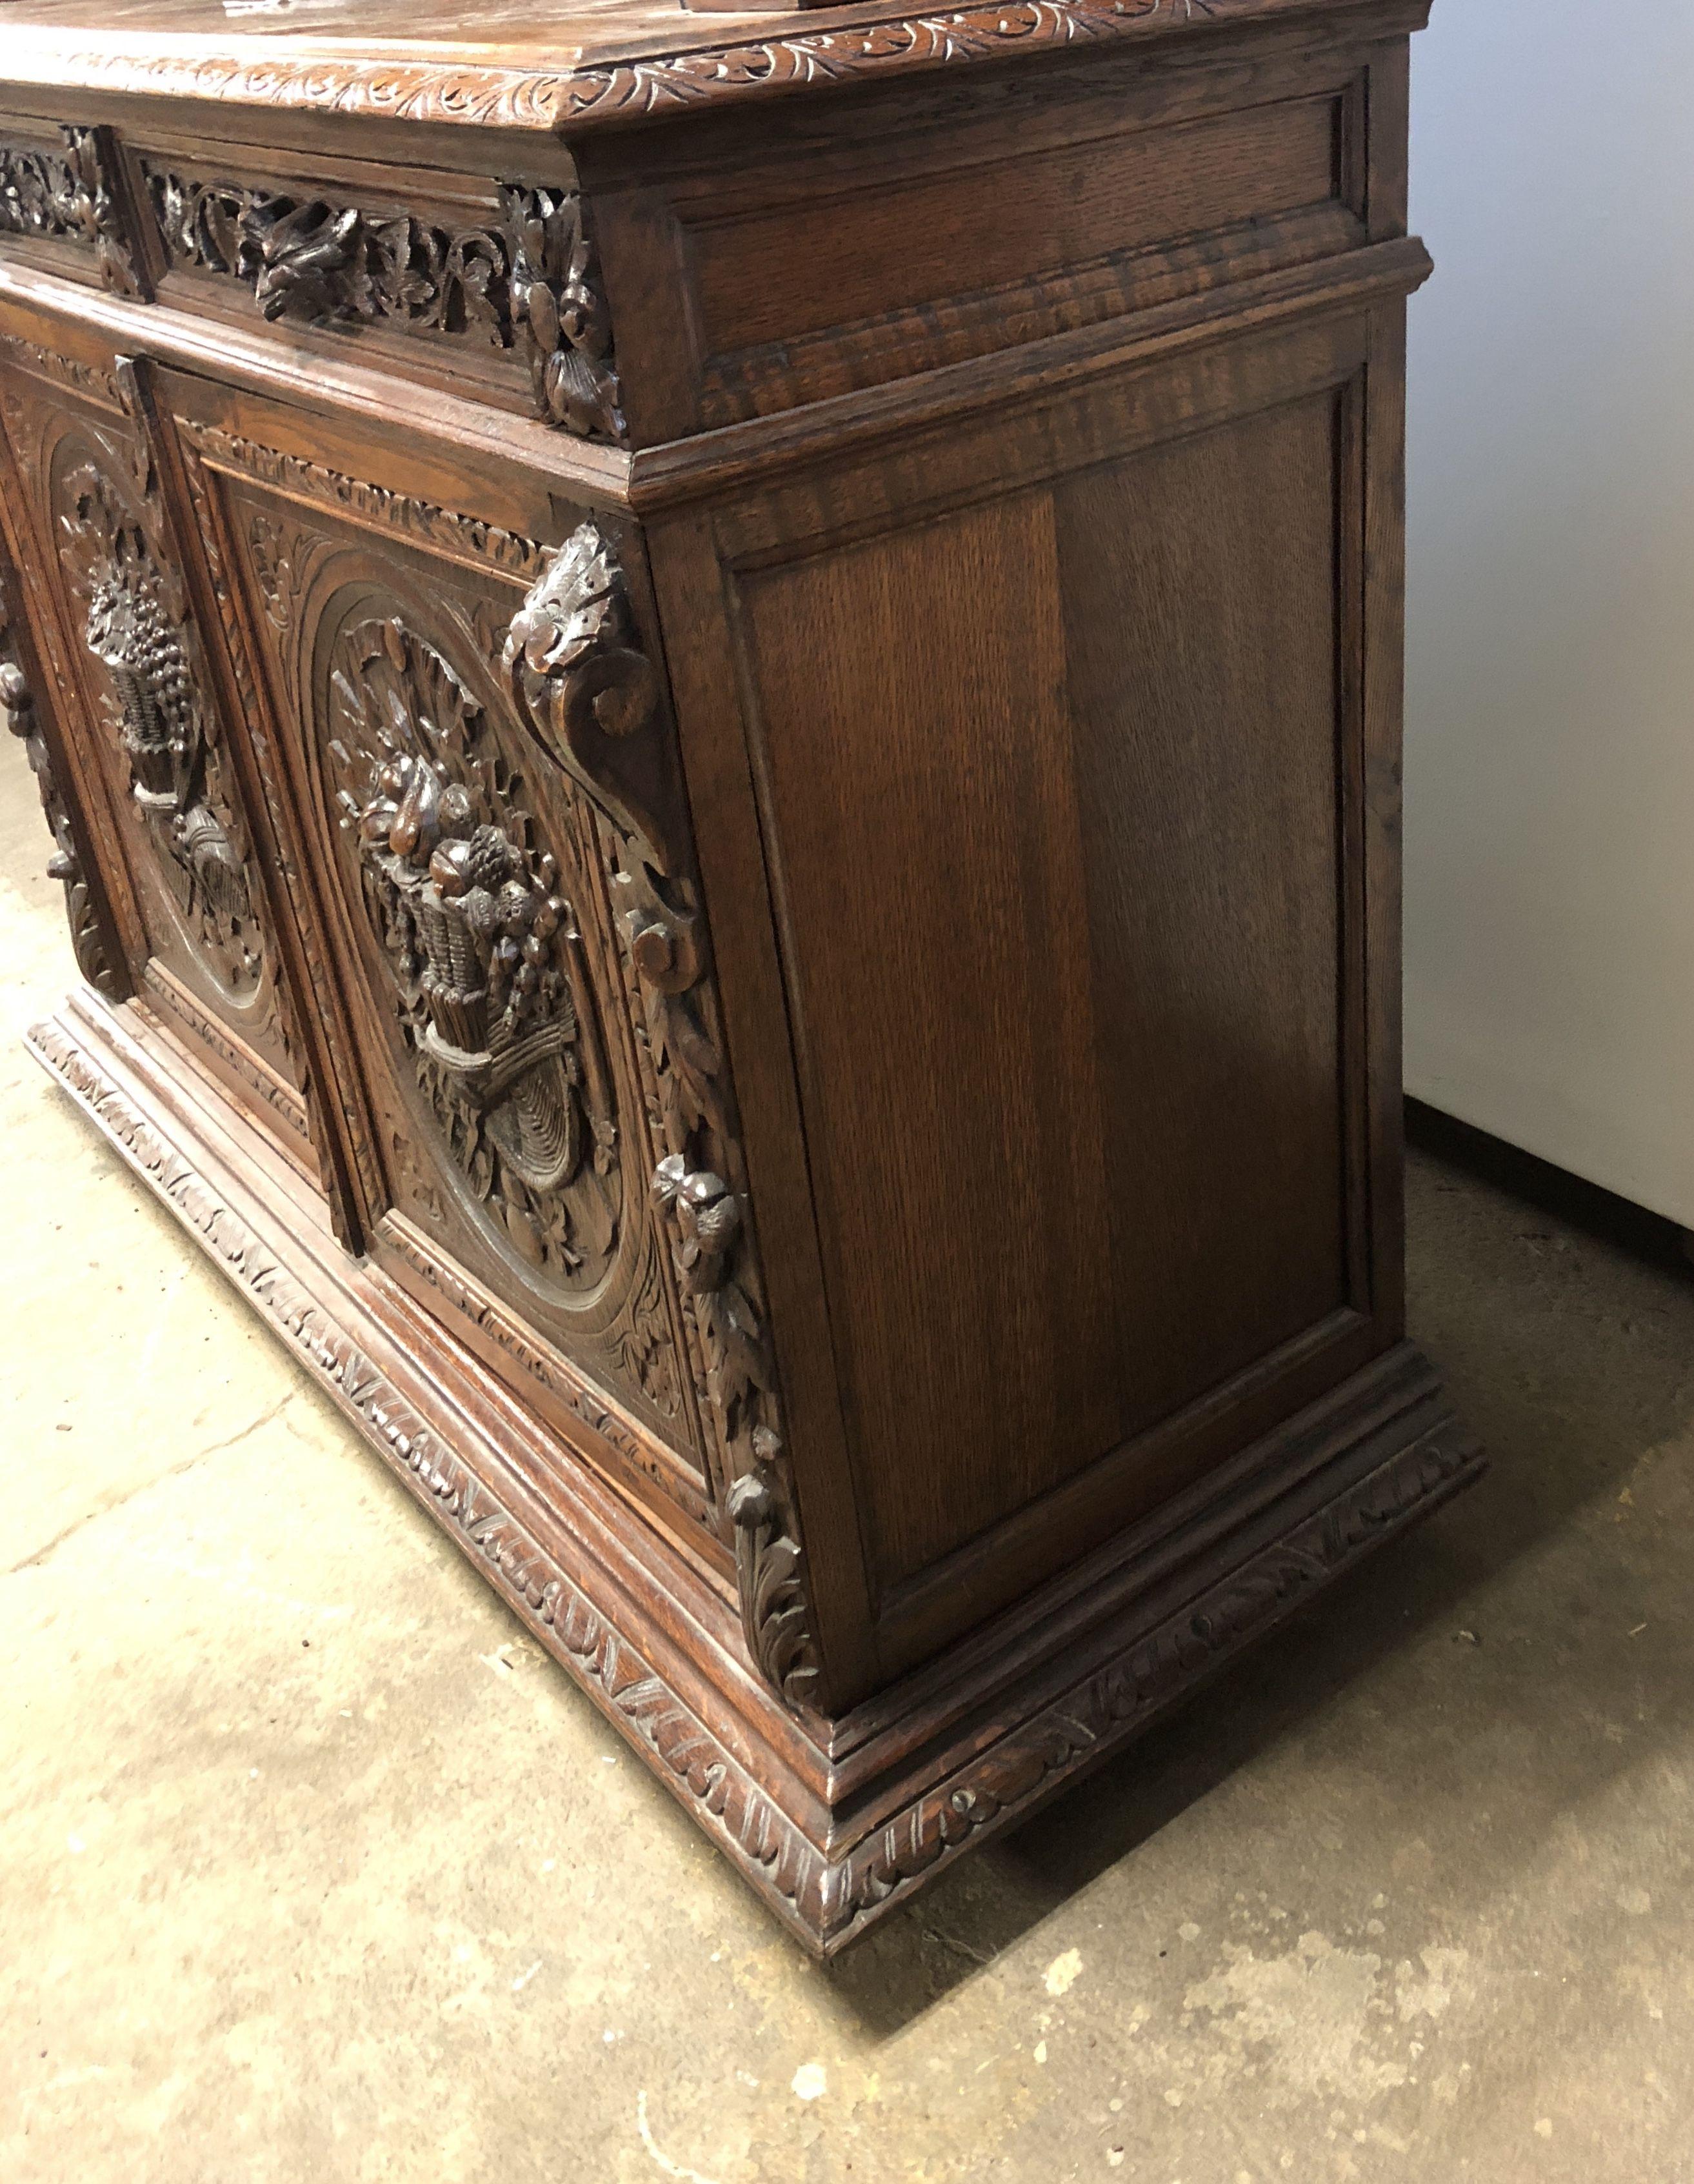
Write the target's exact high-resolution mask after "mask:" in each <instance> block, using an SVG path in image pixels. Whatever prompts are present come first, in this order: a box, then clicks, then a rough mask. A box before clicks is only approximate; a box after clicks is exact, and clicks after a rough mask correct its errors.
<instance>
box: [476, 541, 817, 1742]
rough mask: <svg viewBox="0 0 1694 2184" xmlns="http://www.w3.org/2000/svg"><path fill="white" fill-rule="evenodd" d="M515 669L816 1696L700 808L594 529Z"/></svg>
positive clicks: (536, 602) (722, 1427)
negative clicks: (611, 962) (628, 999)
mask: <svg viewBox="0 0 1694 2184" xmlns="http://www.w3.org/2000/svg"><path fill="white" fill-rule="evenodd" d="M504 665H505V669H506V672H507V674H508V675H509V677H510V681H511V687H512V691H513V694H514V696H515V698H516V700H517V703H518V705H519V707H520V709H521V712H522V713H523V715H524V716H525V718H526V719H527V721H529V723H530V726H531V727H532V729H533V731H534V733H535V734H536V736H537V737H538V739H539V741H540V742H541V744H542V745H543V748H544V749H546V750H548V751H549V753H550V754H551V755H553V757H554V758H555V759H556V760H558V762H559V763H560V766H563V767H564V769H565V770H566V772H567V773H568V774H570V776H571V778H572V779H573V780H575V781H576V782H577V783H578V785H579V786H580V787H581V788H582V789H583V790H584V791H585V793H586V794H588V796H589V797H590V798H591V799H593V803H594V805H595V806H596V807H597V808H598V810H599V812H600V813H601V814H602V818H603V824H602V828H601V841H602V846H603V851H604V854H605V860H606V865H607V872H608V879H609V883H610V893H611V898H612V902H613V905H614V910H615V913H616V921H617V927H618V936H619V940H620V943H621V949H622V952H623V957H624V962H625V967H626V972H627V979H628V983H629V988H630V991H631V995H632V1000H633V1002H634V1006H635V1007H636V1010H637V1012H638V1024H637V1029H638V1040H639V1044H640V1046H641V1050H642V1056H643V1063H644V1075H645V1081H646V1086H647V1090H648V1096H649V1122H650V1125H651V1130H652V1136H653V1140H654V1150H655V1166H654V1173H653V1183H652V1195H653V1198H654V1201H655V1204H656V1205H657V1206H659V1207H660V1209H661V1210H662V1212H664V1214H665V1216H666V1223H667V1225H668V1228H669V1232H670V1235H671V1256H672V1261H673V1264H674V1267H675V1270H676V1274H677V1284H678V1287H679V1289H680V1290H681V1292H682V1294H683V1297H684V1299H685V1300H686V1304H687V1309H688V1312H689V1314H690V1316H691V1318H692V1323H693V1325H694V1331H695V1334H696V1337H697V1340H698V1343H699V1350H700V1353H701V1355H702V1357H703V1361H704V1368H705V1390H706V1395H707V1397H708V1403H709V1409H710V1415H711V1417H712V1418H713V1420H714V1422H715V1425H716V1433H717V1437H718V1440H719V1444H720V1448H721V1451H722V1463H723V1468H724V1472H725V1475H726V1477H727V1479H728V1480H729V1482H730V1484H729V1490H728V1493H727V1497H726V1514H727V1518H728V1520H729V1523H730V1526H731V1529H732V1531H733V1539H734V1545H735V1552H736V1567H737V1573H738V1580H739V1588H740V1595H741V1607H742V1618H743V1622H744V1626H745V1629H746V1634H747V1640H748V1644H749V1648H750V1650H751V1652H752V1654H753V1657H754V1658H755V1661H756V1662H757V1663H758V1664H759V1666H760V1668H761V1670H762V1671H763V1672H764V1674H766V1676H767V1677H768V1678H769V1680H771V1682H772V1684H773V1685H776V1687H777V1689H778V1690H779V1691H782V1692H783V1696H784V1697H787V1698H788V1699H789V1700H790V1701H793V1702H797V1703H798V1702H805V1701H807V1700H808V1699H810V1698H811V1697H812V1696H813V1694H814V1691H815V1690H816V1684H817V1680H818V1666H817V1656H816V1646H815V1644H814V1641H813V1638H812V1633H811V1609H810V1603H809V1599H808V1596H807V1591H806V1575H805V1557H804V1555H803V1552H802V1549H801V1546H800V1541H799V1539H798V1536H797V1529H798V1528H797V1525H796V1523H795V1519H794V1513H793V1500H792V1491H791V1487H790V1485H789V1482H788V1477H787V1463H786V1457H785V1452H784V1449H783V1434H782V1418H781V1408H780V1402H779V1398H778V1390H777V1376H776V1368H775V1361H774V1358H773V1357H772V1350H771V1345H770V1339H769V1333H768V1329H767V1326H766V1310H765V1305H764V1296H763V1282H762V1278H761V1270H760V1267H759V1260H758V1253H757V1249H756V1245H755V1240H754V1237H753V1234H752V1231H751V1224H750V1221H749V1212H748V1202H747V1193H746V1183H745V1176H744V1162H743V1159H742V1154H741V1148H740V1143H739V1135H738V1123H737V1118H736V1115H735V1111H734V1104H733V1095H732V1093H731V1090H730V1086H729V1082H728V1074H727V1068H726V1066H725V1062H724V1058H723V1050H722V1037H721V1034H720V1032H719V1028H718V1022H717V1004H716V992H715V990H714V987H713V982H712V979H711V976H710V961H709V955H708V950H707V944H706V933H705V922H704V919H703V918H702V916H701V914H700V909H699V893H698V888H697V884H696V882H695V879H694V868H693V858H692V850H691V844H690V838H689V830H688V820H687V814H686V810H685V806H684V804H683V794H682V788H681V784H680V782H679V780H678V777H677V772H676V766H675V760H674V756H673V754H672V752H671V746H670V744H669V740H668V738H667V736H666V733H665V722H664V716H663V709H662V705H661V699H660V687H659V681H658V677H657V676H656V675H655V672H654V670H653V667H652V666H651V663H650V662H649V660H648V659H647V658H646V656H645V655H644V653H643V651H642V650H641V649H640V645H639V643H638V638H637V637H636V633H635V630H634V625H633V619H632V613H631V610H630V603H629V597H628V592H627V587H626V584H625V581H624V577H623V573H622V571H621V568H620V567H619V565H618V562H617V560H616V555H615V554H614V553H613V551H612V549H611V547H610V544H609V543H608V542H607V540H606V539H605V538H604V537H603V536H602V535H601V534H600V532H599V531H598V530H597V529H596V527H595V526H593V524H592V523H584V524H583V525H582V526H580V528H579V529H577V531H576V532H574V533H573V534H572V535H571V538H568V539H567V540H566V542H565V543H564V544H563V545H562V546H561V547H560V548H559V549H558V550H557V552H556V553H554V554H553V555H552V556H551V557H550V558H549V561H548V563H547V565H546V567H545V568H544V569H543V573H542V575H541V576H540V577H538V580H537V581H536V582H535V584H534V585H533V586H532V588H531V590H530V593H529V595H528V597H527V599H526V600H525V602H524V604H523V605H522V607H521V609H520V610H519V611H518V613H517V614H516V615H515V616H514V617H513V620H512V625H511V629H510V635H509V637H508V639H507V643H506V648H505V657H504Z"/></svg>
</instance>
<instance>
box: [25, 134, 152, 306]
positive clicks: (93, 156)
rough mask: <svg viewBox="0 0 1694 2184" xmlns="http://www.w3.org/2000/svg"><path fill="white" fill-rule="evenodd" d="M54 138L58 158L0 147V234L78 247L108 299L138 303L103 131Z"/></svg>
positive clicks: (139, 285)
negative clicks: (59, 147)
mask: <svg viewBox="0 0 1694 2184" xmlns="http://www.w3.org/2000/svg"><path fill="white" fill-rule="evenodd" d="M59 136H60V138H61V140H62V142H63V143H64V151H63V152H62V153H61V152H49V151H45V150H38V149H33V148H26V147H23V146H18V145H0V234H6V235H22V236H33V237H40V238H42V239H43V240H46V241H50V242H75V243H78V244H80V245H81V246H82V247H84V248H86V249H88V250H91V251H92V253H93V254H94V259H95V263H96V264H97V265H98V267H99V269H100V278H101V280H102V281H103V282H104V283H105V285H106V287H109V289H110V290H111V291H112V292H113V293H114V295H119V296H131V297H135V298H146V296H147V294H148V288H147V283H146V281H145V278H144V276H143V275H142V270H141V259H140V257H139V255H138V253H137V250H136V248H135V243H134V241H133V239H132V238H131V236H130V235H129V234H128V233H127V232H126V231H125V226H124V223H123V220H122V217H121V215H120V212H119V209H118V205H117V201H116V198H114V194H113V188H112V181H111V175H112V171H113V170H114V166H115V164H116V153H115V151H114V146H113V141H112V133H111V131H110V130H109V129H88V128H70V127H66V128H62V129H61V130H60V131H59Z"/></svg>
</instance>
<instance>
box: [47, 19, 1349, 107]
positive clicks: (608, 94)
mask: <svg viewBox="0 0 1694 2184" xmlns="http://www.w3.org/2000/svg"><path fill="white" fill-rule="evenodd" d="M1310 4H1311V0H1015V4H1013V5H1011V6H1009V7H1005V8H990V7H983V6H973V7H969V8H960V9H958V10H956V11H955V12H953V13H951V14H921V15H912V16H906V17H899V16H896V17H894V18H888V17H883V18H881V19H879V20H872V21H868V22H865V21H861V22H859V23H856V24H853V25H848V26H847V27H846V28H844V29H843V28H838V29H833V30H828V31H811V32H804V33H795V34H794V35H792V36H788V37H774V38H763V39H753V40H749V41H747V42H744V43H741V44H736V45H728V44H719V45H705V46H702V47H699V49H697V50H695V51H694V52H690V53H672V54H667V55H663V56H660V57H658V58H653V59H639V58H631V59H627V60H609V61H605V62H600V63H591V64H588V65H585V66H583V67H582V68H578V69H574V70H568V71H566V70H536V69H524V68H499V67H487V68H477V67H475V66H471V65H465V64H460V65H455V66H448V67H443V66H442V65H441V64H439V63H437V62H432V61H418V60H406V59H403V58H390V59H385V60H359V59H356V58H348V59H334V58H327V57H324V56H314V57H312V58H309V59H308V58H291V57H288V56H287V55H279V54H278V53H276V50H275V48H274V46H273V45H272V42H270V41H269V40H265V41H258V40H255V41H254V43H253V44H252V45H250V46H242V45H237V44H234V43H233V42H232V43H231V47H230V49H229V50H226V52H223V53H206V52H204V51H203V49H202V50H199V51H196V50H193V49H192V47H189V45H188V44H187V42H184V44H183V45H182V46H180V47H178V48H177V49H176V50H174V51H171V52H167V53H161V52H159V51H158V50H157V47H156V45H151V46H150V45H149V44H148V43H145V42H142V41H139V40H137V41H134V42H131V41H129V40H126V39H124V38H122V37H121V36H119V37H115V38H114V39H113V40H112V41H111V42H109V44H108V45H107V46H106V47H103V48H98V49H86V48H85V49H79V48H78V47H76V45H75V42H74V40H73V39H71V38H69V37H66V38H62V39H42V40H40V41H39V42H37V43H36V45H35V47H34V49H33V50H25V51H22V52H20V53H18V54H17V55H16V56H15V57H14V56H11V55H8V60H7V73H8V75H9V76H10V77H11V78H12V80H13V81H20V82H35V83H42V84H49V85H53V86H67V85H70V86H78V87H86V88H89V89H94V88H101V89H111V90H123V91H136V92H153V93H155V94H159V95H168V96H172V97H187V98H203V99H218V100H222V101H226V102H229V103H235V104H243V105H255V106H265V107H270V108H275V109H289V108H298V107H309V108H313V109H323V110H327V111H331V112H337V113H343V114H383V115H386V116H388V117H391V118H393V119H395V120H407V121H424V122H447V123H460V124H463V125H466V126H468V127H472V128H486V127H490V126H492V127H496V128H507V129H522V130H529V131H536V132H537V133H550V132H553V131H558V130H560V129H568V128H570V127H571V126H573V125H592V124H616V123H618V122H623V121H636V120H643V119H644V118H645V117H647V116H649V115H651V114H666V113H670V112H672V111H676V110H679V109H686V108H691V107H696V106H704V105H728V104H739V103H743V102H744V101H746V100H749V99H757V98H762V97H769V96H772V95H777V94H781V93H783V92H796V91H802V90H805V89H807V88H809V87H811V86H816V85H822V84H830V83H845V82H852V81H860V80H862V79H865V78H867V77H868V78H873V79H874V78H876V77H878V76H883V75H893V74H898V73H900V72H916V71H917V70H930V69H936V68H942V67H949V66H953V65H956V64H960V63H970V62H982V61H991V60H995V59H1000V58H1007V57H1010V56H1011V55H1013V54H1016V53H1022V52H1039V51H1041V50H1043V49H1050V48H1055V47H1057V48H1063V47H1068V46H1075V45H1080V44H1084V43H1107V42H1117V41H1119V40H1122V39H1125V38H1133V37H1136V36H1145V35H1147V34H1149V33H1153V32H1167V31H1179V30H1182V29H1184V28H1186V27H1189V26H1190V25H1195V26H1198V25H1207V24H1212V23H1221V22H1227V21H1239V20H1251V18H1252V17H1254V16H1257V15H1268V14H1280V13H1282V12H1284V9H1286V8H1295V7H1298V6H1309V5H1310ZM702 27H703V28H704V25H703V26H702ZM261 48H268V50H266V49H261Z"/></svg>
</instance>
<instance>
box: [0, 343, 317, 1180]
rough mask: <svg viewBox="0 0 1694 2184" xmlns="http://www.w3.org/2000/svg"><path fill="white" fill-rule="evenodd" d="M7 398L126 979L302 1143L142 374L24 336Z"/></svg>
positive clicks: (275, 984)
mask: <svg viewBox="0 0 1694 2184" xmlns="http://www.w3.org/2000/svg"><path fill="white" fill-rule="evenodd" d="M0 412H3V416H4V421H5V431H6V437H7V441H8V448H9V450H10V454H11V458H12V463H13V466H14V471H15V474H16V476H18V478H19V481H20V493H21V499H22V501H23V504H24V505H23V507H22V509H21V510H20V519H21V521H22V523H23V524H24V525H26V526H27V527H28V531H29V533H30V535H31V538H32V540H33V542H34V544H35V552H34V554H33V556H32V561H33V574H34V581H35V585H36V592H37V593H38V595H39V596H38V604H37V608H36V615H37V621H38V624H39V632H38V633H39V635H40V637H41V640H42V643H43V645H44V646H47V647H50V648H51V649H52V650H53V653H54V654H55V655H56V659H55V673H56V679H58V680H59V682H60V685H61V692H60V694H61V696H62V698H63V699H64V701H65V703H66V704H67V705H69V706H70V708H71V709H72V710H73V712H74V715H75V717H76V719H77V720H78V721H80V722H81V723H85V724H86V731H87V732H86V734H81V735H79V736H78V737H77V738H76V743H77V747H78V753H79V764H80V765H81V768H82V773H83V777H82V779H81V783H80V788H81V794H82V798H83V800H84V801H85V803H86V804H88V805H91V806H92V807H94V809H93V810H92V811H91V819H90V823H91V824H92V825H94V826H96V827H98V829H99V831H100V833H101V836H102V839H103V843H104V844H105V850H104V853H103V859H102V863H103V877H104V878H105V880H106V883H107V886H108V889H109V893H110V894H112V895H113V896H114V910H115V911H117V912H118V917H119V924H120V929H121V930H122V931H123V933H124V936H125V944H126V949H127V952H128V954H129V956H130V971H131V977H132V978H133V981H134V983H135V985H136V987H137V990H138V992H139V993H140V995H142V999H143V1000H145V1001H146V1002H147V1003H148V1005H149V1006H153V1007H154V1008H155V1009H156V1010H158V1011H160V1012H161V1013H163V1014H164V1016H165V1017H166V1018H167V1020H168V1021H169V1022H170V1024H171V1027H172V1028H173V1029H174V1030H175V1031H176V1033H177V1034H179V1035H180V1036H183V1037H186V1038H187V1039H189V1040H190V1041H191V1043H192V1044H194V1045H197V1046H198V1049H199V1050H200V1051H201V1052H202V1053H203V1055H204V1056H206V1057H207V1059H208V1060H209V1061H210V1063H211V1064H212V1066H213V1067H215V1069H216V1070H217V1072H218V1073H220V1075H221V1076H222V1077H223V1078H225V1079H226V1081H227V1082H229V1083H231V1085H232V1086H233V1088H234V1089H236V1090H237V1093H238V1095H239V1096H241V1097H242V1099H243V1100H244V1101H245V1102H246V1104H248V1106H251V1107H253V1108H254V1109H255V1111H256V1112H259V1114H260V1116H261V1117H262V1118H263V1119H265V1121H266V1122H267V1123H269V1124H270V1126H271V1127H272V1128H274V1129H276V1132H277V1133H278V1134H279V1137H280V1138H281V1141H282V1142H283V1143H284V1144H285V1145H288V1146H289V1147H290V1149H291V1150H292V1151H295V1152H296V1153H299V1154H303V1153H304V1146H305V1139H306V1137H307V1118H306V1103H305V1099H304V1083H305V1073H304V1064H303V1061H302V1058H301V1055H300V1052H299V1045H298V1038H297V1036H296V1034H295V1032H294V1029H293V1024H292V1021H291V1016H290V1010H289V1006H288V1004H287V998H286V995H285V993H284V990H283V987H282V983H281V971H280V967H279V961H278V957H277V954H276V939H275V933H274V929H273V927H272V924H271V919H270V910H269V906H268V905H267V902H266V900H265V885H264V880H263V877H262V874H261V872H260V869H259V861H258V857H257V855H256V852H255V845H254V836H253V830H252V826H251V823H250V820H249V815H248V810H247V807H246V803H245V799H244V796H243V792H242V785H241V772H240V764H239V760H238V758H237V753H236V751H235V749H234V747H233V743H232V738H231V724H230V722H229V721H228V720H227V719H226V717H225V716H224V714H223V712H222V710H221V708H220V700H219V696H218V691H217V687H216V683H215V677H214V675H213V672H212V670H211V667H210V665H209V660H208V658H207V655H206V652H205V649H204V645H203V641H202V632H201V631H200V629H199V627H198V623H197V621H196V617H195V614H194V611H193V608H192V603H191V593H190V588H189V582H188V577H187V569H188V563H187V558H186V555H185V552H184V549H183V543H182V532H181V529H180V527H179V525H178V522H177V521H176V518H175V516H174V515H173V513H172V510H171V509H170V505H169V503H168V499H167V491H166V483H165V481H164V477H163V476H162V475H161V470H160V455H159V447H158V444H157V442H156V440H155V438H154V437H153V430H152V427H151V426H150V423H149V420H148V415H147V411H146V407H145V399H144V397H143V394H142V391H141V388H140V386H139V382H137V379H136V377H135V376H134V374H133V372H132V371H131V370H130V369H129V368H128V367H127V366H125V365H123V364H122V362H121V361H120V360H114V365H113V368H112V369H111V370H94V369H92V368H90V367H88V366H86V365H69V364H67V363H66V362H65V360H64V359H59V358H58V357H56V356H55V355H54V354H53V353H52V352H49V351H47V350H44V349H35V348H31V347H30V346H29V345H28V344H25V343H20V342H14V343H10V344H8V359H6V360H4V361H0ZM106 866H110V869H109V870H106V869H105V867H106Z"/></svg>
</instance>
